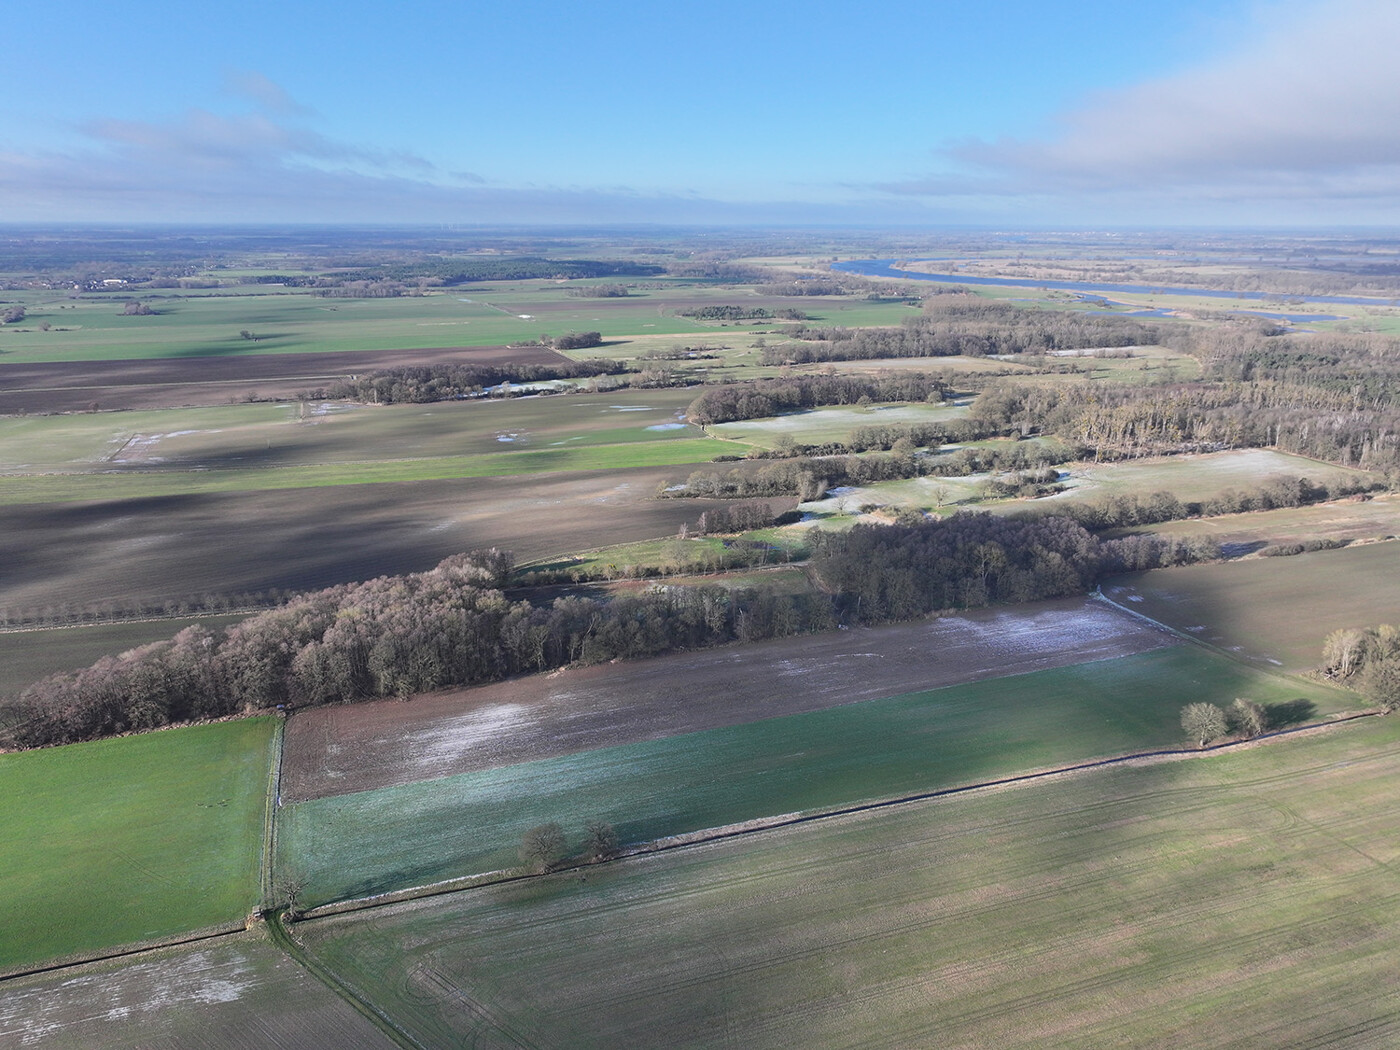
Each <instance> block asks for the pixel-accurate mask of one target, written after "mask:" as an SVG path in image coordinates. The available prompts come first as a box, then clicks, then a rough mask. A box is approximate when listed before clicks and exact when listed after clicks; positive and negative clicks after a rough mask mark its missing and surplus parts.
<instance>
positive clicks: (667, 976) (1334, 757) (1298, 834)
mask: <svg viewBox="0 0 1400 1050" xmlns="http://www.w3.org/2000/svg"><path fill="white" fill-rule="evenodd" d="M1397 775H1400V722H1397V721H1396V720H1393V719H1383V720H1381V719H1377V720H1369V721H1367V722H1365V723H1361V724H1355V725H1351V726H1346V727H1338V728H1335V729H1331V730H1327V731H1325V732H1322V733H1319V734H1317V735H1309V736H1302V737H1294V738H1290V739H1286V740H1280V741H1277V742H1274V743H1270V744H1268V745H1266V746H1263V747H1255V748H1250V749H1245V750H1239V751H1232V752H1228V753H1221V754H1216V755H1212V756H1210V757H1205V758H1201V759H1195V760H1191V761H1184V762H1173V763H1166V764H1158V765H1151V766H1139V767H1119V768H1114V769H1104V770H1098V771H1095V772H1092V773H1086V774H1081V775H1076V776H1073V777H1067V778H1062V779H1057V780H1054V781H1041V782H1037V783H1035V784H1034V785H1025V786H1021V787H1016V788H1010V789H1000V790H993V791H985V792H977V793H973V794H967V795H961V796H957V797H951V798H944V799H938V800H933V801H928V802H920V803H914V804H910V805H906V806H900V807H897V808H892V809H886V810H882V811H880V812H877V813H862V814H857V815H852V816H847V817H840V818H834V819H830V820H824V821H819V822H816V823H811V824H806V825H802V826H798V827H791V828H784V829H781V830H776V831H769V832H762V833H759V834H757V835H753V836H746V837H742V838H738V839H733V840H729V841H725V842H717V843H712V844H707V845H705V846H701V847H692V848H687V849H683V850H679V851H675V852H672V853H667V854H662V855H652V856H647V857H638V858H632V859H628V860H625V861H621V862H617V863H613V864H608V865H603V866H599V867H594V868H589V869H587V871H586V877H584V875H583V874H582V873H567V874H559V875H554V876H549V877H546V878H544V879H539V880H531V881H530V882H528V883H520V884H514V885H502V886H493V887H485V888H480V889H475V890H468V891H465V892H461V893H456V894H452V895H450V896H445V897H437V898H433V899H430V900H423V901H417V902H414V903H411V904H404V905H397V906H394V907H391V908H385V909H379V910H376V911H374V912H362V913H358V914H352V915H344V916H338V917H334V918H328V919H318V920H313V921H310V922H307V923H303V924H300V925H299V926H297V927H296V933H297V935H298V937H299V938H301V939H302V940H303V941H304V942H305V943H307V944H308V945H309V946H310V947H311V949H312V951H313V953H314V954H315V955H316V956H317V957H318V958H319V959H320V960H321V961H323V962H324V963H326V964H327V965H329V966H330V967H331V969H332V970H334V971H335V972H336V973H337V974H339V975H340V976H341V977H342V978H344V979H346V980H348V981H350V982H351V983H352V984H354V985H355V986H356V987H358V988H360V989H362V990H364V991H366V992H367V993H369V995H370V998H371V999H372V1000H373V1001H374V1002H375V1003H376V1005H378V1006H379V1007H380V1008H381V1009H383V1010H385V1011H386V1012H387V1013H388V1014H389V1015H390V1016H392V1017H393V1018H394V1019H395V1021H397V1022H398V1023H399V1024H401V1025H403V1026H404V1027H405V1028H406V1029H408V1030H409V1031H410V1032H412V1033H413V1034H414V1035H415V1036H416V1037H417V1038H418V1039H419V1040H420V1041H421V1042H422V1043H423V1044H424V1045H430V1046H448V1045H458V1044H462V1043H466V1044H469V1045H473V1046H478V1047H505V1046H519V1045H533V1046H577V1047H590V1046H597V1047H616V1046H628V1047H721V1046H743V1047H751V1048H755V1050H760V1048H762V1050H770V1048H772V1050H776V1048H784V1047H791V1048H802V1050H811V1048H824V1047H833V1048H834V1047H851V1046H857V1045H858V1046H862V1047H890V1048H901V1050H902V1048H905V1047H913V1046H939V1047H987V1046H996V1047H1005V1048H1007V1050H1012V1048H1027V1050H1030V1048H1035V1050H1044V1048H1050V1047H1058V1048H1065V1050H1069V1048H1074V1050H1078V1048H1080V1047H1088V1046H1129V1045H1131V1046H1136V1047H1163V1048H1165V1047H1181V1046H1215V1047H1238V1048H1241V1050H1242V1048H1246V1047H1259V1046H1274V1047H1283V1046H1288V1047H1315V1046H1324V1045H1327V1046H1348V1047H1368V1048H1370V1047H1374V1048H1380V1047H1386V1046H1392V1045H1394V1044H1395V1042H1396V1040H1397V1039H1400V987H1397V984H1396V982H1395V978H1394V945H1395V941H1396V938H1397V937H1400V919H1398V918H1397V915H1398V914H1400V912H1397V907H1396V906H1397V903H1400V887H1397V884H1396V877H1395V865H1396V863H1397V862H1400V849H1398V848H1397V843H1396V838H1395V835H1394V833H1393V832H1394V812H1393V809H1394V807H1393V804H1392V799H1393V791H1392V785H1393V783H1394V781H1395V779H1396V777H1397Z"/></svg>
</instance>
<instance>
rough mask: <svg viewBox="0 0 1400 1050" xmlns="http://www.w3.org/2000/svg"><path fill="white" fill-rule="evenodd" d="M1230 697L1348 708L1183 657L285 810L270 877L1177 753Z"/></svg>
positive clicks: (456, 865) (356, 872) (393, 877)
mask: <svg viewBox="0 0 1400 1050" xmlns="http://www.w3.org/2000/svg"><path fill="white" fill-rule="evenodd" d="M1236 696H1248V697H1250V698H1251V699H1254V700H1256V701H1257V702H1259V703H1265V704H1269V703H1279V704H1290V703H1294V702H1296V701H1299V700H1302V701H1304V702H1305V703H1306V704H1307V705H1310V706H1311V707H1312V708H1313V709H1315V711H1316V712H1317V713H1318V714H1326V713H1329V712H1334V711H1338V710H1344V709H1347V708H1349V707H1355V706H1358V705H1357V703H1356V700H1355V698H1354V697H1353V696H1352V695H1351V694H1349V693H1344V692H1342V691H1340V690H1333V689H1330V688H1327V687H1325V686H1320V685H1314V684H1310V683H1303V682H1297V681H1290V680H1283V679H1276V678H1273V677H1270V676H1267V675H1264V674H1261V673H1260V672H1257V671H1253V670H1251V669H1249V668H1247V667H1244V666H1242V665H1240V664H1237V663H1235V662H1233V661H1230V660H1227V659H1225V658H1224V657H1218V656H1213V655H1211V654H1209V653H1207V652H1205V651H1203V650H1200V649H1198V648H1197V647H1194V646H1178V647H1174V648H1169V649H1159V650H1155V651H1152V652H1147V653H1143V654H1140V655H1136V656H1126V657H1120V658H1118V659H1112V660H1102V661H1097V662H1093V663H1084V664H1076V665H1074V666H1071V667H1063V668H1058V669H1055V670H1047V671H1040V672H1035V673H1032V674H1027V675H1019V676H1012V677H1005V678H994V679H990V680H987V681H982V682H975V683H971V684H968V685H963V686H954V687H949V688H945V689H940V690H935V691H931V692H925V693H914V694H909V695H905V696H899V697H892V698H889V699H885V700H873V701H866V702H862V703H855V704H846V705H843V706H840V707H834V708H830V709H827V710H822V711H811V712H806V713H802V714H794V715H787V716H783V717H778V718H770V719H765V720H763V721H758V722H751V723H748V724H745V725H738V726H725V727H721V728H716V729H710V730H705V731H701V732H696V733H687V734H683V735H679V736H670V737H666V738H663V739H660V740H650V741H645V742H642V743H636V744H629V745H624V746H617V747H608V748H600V749H596V750H589V751H583V752H580V753H576V754H572V755H566V756H563V757H559V758H553V759H547V760H543V761H535V762H524V763H519V764H516V765H510V766H504V767H501V768H496V769H489V770H484V771H481V772H476V773H466V774H460V775H457V776H452V777H448V778H445V779H441V780H432V781H423V782H419V783H413V784H405V785H400V786H395V787H388V788H382V789H379V790H374V791H365V792H359V793H356V794H350V795H340V796H337V797H331V798H321V799H314V800H311V801H306V802H300V803H295V804H292V805H287V806H284V807H283V809H282V810H281V812H280V817H279V826H280V829H281V831H280V839H279V847H280V849H281V854H280V856H279V861H278V865H279V868H280V870H281V871H283V872H284V874H286V875H287V876H288V877H289V878H292V879H294V880H296V881H297V882H298V884H299V885H300V886H301V887H302V892H303V894H304V896H303V898H302V899H303V903H305V904H319V903H324V902H326V901H331V900H338V899H341V898H345V897H356V896H367V895H372V894H377V893H382V892H385V891H388V890H393V889H402V888H405V887H408V886H413V885H419V884H422V883H426V882H432V881H436V880H441V879H447V878H453V877H460V876H466V875H470V874H474V873H477V872H485V871H492V870H498V869H503V868H510V867H513V866H514V865H516V864H517V858H516V848H517V846H518V844H519V841H520V836H521V834H522V833H523V832H524V831H525V830H526V829H527V828H530V827H532V826H535V825H538V824H542V823H545V822H547V821H558V822H559V823H560V824H563V825H564V826H565V827H566V828H568V829H569V833H570V835H571V836H573V837H574V839H575V841H577V840H578V837H579V836H580V835H581V829H582V827H583V825H584V823H585V822H586V821H588V820H590V819H601V820H606V821H609V822H610V823H612V824H614V825H615V826H616V828H617V830H618V832H619V834H620V836H621V837H622V839H623V840H624V841H626V842H643V841H649V840H652V839H657V838H662V837H665V836H671V835H679V834H683V833H686V832H693V831H698V830H701V829H705V828H713V827H719V826H723V825H729V824H737V823H741V822H744V821H748V820H753V819H755V818H759V817H766V816H772V815H774V814H782V813H796V812H802V811H812V810H820V809H825V808H831V807H839V806H843V805H848V804H851V803H854V802H859V801H863V800H871V799H879V798H888V797H895V796H900V795H905V794H910V793H916V792H924V791H931V790H936V789H939V788H946V787H952V786H955V785H958V784H966V783H971V782H975V781H980V780H985V779H989V778H995V777H998V776H1004V775H1006V774H1009V773H1014V772H1018V771H1024V770H1029V769H1036V768H1044V767H1051V766H1056V765H1062V764H1066V763H1073V762H1078V761H1082V760H1084V759H1087V758H1092V757H1097V756H1103V755H1112V754H1117V753H1121V752H1127V751H1133V750H1139V749H1144V748H1157V747H1170V746H1178V745H1180V744H1181V742H1182V733H1181V725H1180V722H1179V715H1180V711H1181V708H1182V706H1183V705H1185V704H1186V703H1189V702H1192V701H1198V700H1207V701H1212V702H1215V703H1220V704H1222V705H1225V704H1228V703H1229V702H1230V701H1231V700H1232V699H1233V698H1234V697H1236Z"/></svg>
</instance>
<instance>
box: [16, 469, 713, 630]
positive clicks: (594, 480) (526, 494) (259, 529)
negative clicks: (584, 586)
mask: <svg viewBox="0 0 1400 1050" xmlns="http://www.w3.org/2000/svg"><path fill="white" fill-rule="evenodd" d="M682 469H683V468H682ZM672 476H673V473H672V471H671V470H670V469H667V468H661V467H657V468H643V469H625V470H614V471H606V472H596V473H584V474H574V475H570V474H542V475H534V476H530V477H514V478H512V477H497V478H470V479H464V480H459V481H418V482H398V483H392V482H391V483H386V484H383V485H342V486H330V487H325V488H313V489H291V490H282V491H265V492H246V493H212V494H207V495H198V496H193V495H192V496H169V497H161V498H153V499H124V500H113V501H97V502H91V503H63V504H41V505H25V506H12V507H3V508H0V606H3V607H5V608H8V609H11V610H23V609H29V610H41V609H44V608H47V607H50V606H61V605H63V604H69V605H72V606H75V607H85V606H87V605H89V604H93V605H98V606H100V604H101V603H102V602H103V601H106V600H108V599H110V598H111V597H112V596H113V595H117V596H122V597H126V598H131V599H139V600H143V601H144V600H152V599H153V600H157V601H163V600H165V599H167V598H168V599H172V600H175V601H182V600H185V599H188V598H191V597H198V596H200V595H203V594H208V593H213V594H228V593H235V594H241V593H254V592H257V591H263V590H266V589H268V588H273V587H275V588H279V589H281V588H290V589H294V590H309V589H314V588H318V587H327V586H330V585H332V584H337V583H347V582H352V581H358V580H365V579H372V578H374V577H376V576H380V575H394V574H398V573H404V572H420V571H423V570H426V569H430V568H432V567H433V566H434V565H436V564H437V563H438V562H440V561H442V560H443V559H444V558H447V557H450V556H451V555H453V554H460V553H461V552H462V551H467V550H473V549H476V548H483V547H502V548H505V549H507V550H513V551H514V552H515V554H516V556H517V558H518V559H519V560H520V561H522V562H524V561H529V560H530V559H532V558H543V557H548V556H557V555H559V554H561V553H562V552H564V551H569V550H577V549H580V548H592V547H600V546H603V545H605V544H609V543H622V542H628V541H633V540H646V539H654V538H655V537H656V536H666V535H672V536H673V535H675V534H676V532H677V530H678V529H679V528H680V527H681V525H682V524H686V523H689V524H692V525H693V524H694V523H695V521H696V519H697V518H698V517H699V516H700V515H701V514H702V513H704V512H705V511H706V510H710V509H713V508H716V507H720V506H723V505H724V504H723V501H719V500H658V499H654V498H652V497H653V496H654V495H655V493H656V489H657V487H658V486H659V485H662V484H664V483H666V482H667V481H668V480H669V479H671V478H672Z"/></svg>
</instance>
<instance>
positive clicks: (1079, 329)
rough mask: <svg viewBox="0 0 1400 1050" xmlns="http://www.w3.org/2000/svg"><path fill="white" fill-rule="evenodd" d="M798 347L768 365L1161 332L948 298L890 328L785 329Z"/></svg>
mask: <svg viewBox="0 0 1400 1050" xmlns="http://www.w3.org/2000/svg"><path fill="white" fill-rule="evenodd" d="M784 331H785V334H787V335H788V336H789V337H790V338H791V339H794V340H797V342H796V343H793V342H787V343H782V344H779V345H775V346H770V347H768V348H767V349H765V351H764V353H763V359H762V360H763V363H764V364H765V365H782V364H805V363H810V362H820V361H868V360H878V359H881V358H905V357H954V356H959V355H963V356H971V357H983V356H990V355H994V354H1045V353H1050V352H1052V351H1055V350H1083V349H1091V348H1100V347H1126V346H1139V345H1144V344H1152V343H1157V342H1159V341H1160V340H1161V330H1160V328H1159V326H1156V325H1144V324H1141V323H1139V322H1138V321H1136V320H1133V319H1131V318H1126V317H1113V316H1100V315H1096V314H1084V313H1069V312H1066V311H1058V310H1027V309H1024V308H1022V307H1018V306H1015V305H1012V304H1010V303H1003V302H998V301H996V300H990V299H977V298H972V297H968V298H963V297H961V296H943V297H938V298H934V299H930V300H929V301H928V302H926V303H925V304H924V310H923V313H922V314H921V315H920V316H918V317H910V318H907V319H906V320H905V321H904V322H903V323H902V324H900V325H897V326H894V327H891V328H816V327H810V326H807V325H793V326H789V327H787V328H785V329H784Z"/></svg>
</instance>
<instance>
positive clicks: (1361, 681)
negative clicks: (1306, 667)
mask: <svg viewBox="0 0 1400 1050" xmlns="http://www.w3.org/2000/svg"><path fill="white" fill-rule="evenodd" d="M1320 670H1321V671H1322V673H1323V674H1324V675H1326V676H1327V677H1329V678H1336V679H1340V680H1342V681H1345V682H1346V683H1347V684H1348V685H1353V684H1355V685H1359V686H1360V688H1361V692H1362V693H1363V694H1364V695H1365V696H1366V697H1367V698H1368V699H1369V700H1371V701H1372V702H1373V703H1375V704H1376V706H1377V707H1379V708H1380V709H1381V710H1382V711H1384V712H1387V713H1389V712H1391V711H1394V710H1396V709H1397V708H1400V627H1395V626H1392V625H1391V624H1381V625H1379V626H1377V627H1352V628H1345V629H1343V630H1339V631H1333V632H1332V633H1331V634H1329V635H1328V636H1327V639H1326V641H1325V642H1324V643H1323V646H1322V667H1321V668H1320Z"/></svg>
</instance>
